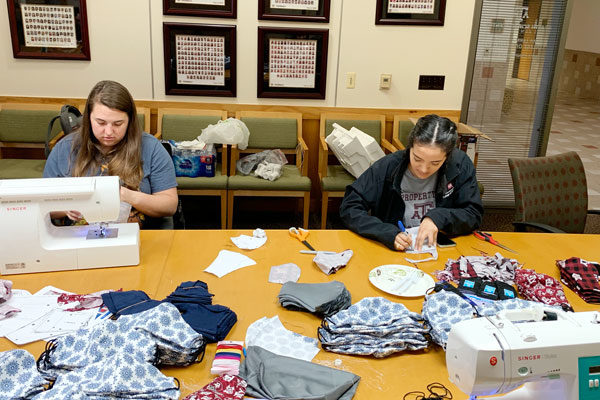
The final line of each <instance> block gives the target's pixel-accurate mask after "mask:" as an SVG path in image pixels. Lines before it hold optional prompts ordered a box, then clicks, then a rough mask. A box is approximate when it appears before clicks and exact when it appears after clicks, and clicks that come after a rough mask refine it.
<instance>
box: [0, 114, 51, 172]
mask: <svg viewBox="0 0 600 400" xmlns="http://www.w3.org/2000/svg"><path fill="white" fill-rule="evenodd" d="M60 107H61V106H60V105H58V104H32V103H3V104H0V179H23V178H41V177H42V174H43V172H44V165H45V164H46V160H44V159H30V158H20V157H14V156H13V157H10V158H5V157H4V156H3V153H4V150H10V151H11V153H13V154H14V153H15V151H23V150H24V151H29V152H31V150H32V149H39V152H40V154H41V155H40V158H41V157H43V150H44V147H45V144H46V134H47V131H48V123H49V122H50V120H51V119H52V118H53V117H55V116H57V115H58V114H59V113H60ZM60 132H61V128H60V123H56V124H54V126H53V129H52V132H51V135H50V136H51V139H55V138H56V137H57V136H58V135H59V133H60Z"/></svg>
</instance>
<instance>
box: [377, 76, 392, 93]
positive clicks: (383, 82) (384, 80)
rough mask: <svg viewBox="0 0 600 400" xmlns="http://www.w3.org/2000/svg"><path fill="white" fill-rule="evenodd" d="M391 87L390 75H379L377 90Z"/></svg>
mask: <svg viewBox="0 0 600 400" xmlns="http://www.w3.org/2000/svg"><path fill="white" fill-rule="evenodd" d="M390 86H392V74H381V75H380V76H379V89H389V88H390Z"/></svg>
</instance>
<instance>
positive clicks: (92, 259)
mask: <svg viewBox="0 0 600 400" xmlns="http://www.w3.org/2000/svg"><path fill="white" fill-rule="evenodd" d="M119 190H120V189H119V177H117V176H98V177H85V178H45V179H10V180H0V273H2V275H6V274H23V273H29V272H47V271H62V270H72V269H86V268H101V267H117V266H126V265H137V264H139V262H140V250H139V249H140V240H139V226H138V224H135V223H125V224H104V223H101V224H99V225H94V224H93V223H94V222H101V221H114V220H116V219H117V218H118V216H119V210H120V195H119ZM65 210H77V211H79V212H81V213H82V214H83V216H84V217H85V219H86V220H87V222H88V223H90V225H82V226H54V225H53V224H52V222H51V221H50V212H53V211H65Z"/></svg>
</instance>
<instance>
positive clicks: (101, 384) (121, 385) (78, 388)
mask: <svg viewBox="0 0 600 400" xmlns="http://www.w3.org/2000/svg"><path fill="white" fill-rule="evenodd" d="M179 395H180V393H179V389H178V387H177V386H176V385H175V380H174V379H173V378H170V377H166V376H164V375H163V374H162V373H161V372H160V371H159V370H158V369H157V368H156V367H155V366H153V365H151V364H148V363H145V362H141V361H139V360H138V359H137V358H135V357H134V356H131V355H129V354H126V353H119V354H115V355H114V356H111V357H108V358H105V359H103V360H102V361H100V362H96V363H93V364H89V365H87V366H85V367H84V368H81V369H78V370H77V371H73V372H70V373H68V374H65V375H61V376H59V377H58V379H57V380H56V382H55V383H54V386H53V387H52V389H50V390H48V391H46V392H43V393H41V394H39V395H38V396H36V397H35V398H34V399H35V400H63V399H71V400H97V399H98V400H99V399H165V400H176V399H178V398H179Z"/></svg>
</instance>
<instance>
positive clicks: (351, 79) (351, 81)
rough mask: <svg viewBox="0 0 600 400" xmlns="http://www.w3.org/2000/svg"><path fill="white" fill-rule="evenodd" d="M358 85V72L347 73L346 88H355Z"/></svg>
mask: <svg viewBox="0 0 600 400" xmlns="http://www.w3.org/2000/svg"><path fill="white" fill-rule="evenodd" d="M355 85H356V72H347V73H346V89H354V86H355Z"/></svg>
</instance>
